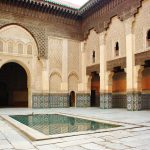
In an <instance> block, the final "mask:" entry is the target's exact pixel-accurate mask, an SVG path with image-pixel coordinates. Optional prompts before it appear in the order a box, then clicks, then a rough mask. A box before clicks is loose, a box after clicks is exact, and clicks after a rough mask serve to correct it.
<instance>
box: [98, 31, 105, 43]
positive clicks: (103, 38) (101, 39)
mask: <svg viewBox="0 0 150 150" xmlns="http://www.w3.org/2000/svg"><path fill="white" fill-rule="evenodd" d="M105 36H106V31H103V32H101V33H99V40H100V45H103V44H104V43H105Z"/></svg>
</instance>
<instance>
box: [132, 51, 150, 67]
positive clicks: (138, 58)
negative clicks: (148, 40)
mask: <svg viewBox="0 0 150 150" xmlns="http://www.w3.org/2000/svg"><path fill="white" fill-rule="evenodd" d="M146 60H150V50H149V51H146V52H142V53H138V54H135V65H144V63H145V61H146Z"/></svg>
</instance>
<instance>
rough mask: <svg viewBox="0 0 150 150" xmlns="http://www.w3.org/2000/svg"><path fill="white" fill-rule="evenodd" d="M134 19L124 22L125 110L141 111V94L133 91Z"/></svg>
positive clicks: (135, 90)
mask: <svg viewBox="0 0 150 150" xmlns="http://www.w3.org/2000/svg"><path fill="white" fill-rule="evenodd" d="M133 21H134V18H133V17H132V18H129V19H127V20H125V22H124V23H125V33H126V62H127V67H126V72H127V109H128V110H129V111H138V110H140V109H141V96H140V95H141V94H140V93H139V92H138V91H137V89H135V87H134V82H135V79H134V78H135V54H134V44H133V43H134V41H133V40H134V34H133V31H132V30H133Z"/></svg>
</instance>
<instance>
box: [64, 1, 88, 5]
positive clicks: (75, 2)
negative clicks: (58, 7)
mask: <svg viewBox="0 0 150 150" xmlns="http://www.w3.org/2000/svg"><path fill="white" fill-rule="evenodd" d="M65 1H67V2H69V3H72V4H76V5H79V6H82V5H84V4H85V3H86V2H87V1H88V0H65Z"/></svg>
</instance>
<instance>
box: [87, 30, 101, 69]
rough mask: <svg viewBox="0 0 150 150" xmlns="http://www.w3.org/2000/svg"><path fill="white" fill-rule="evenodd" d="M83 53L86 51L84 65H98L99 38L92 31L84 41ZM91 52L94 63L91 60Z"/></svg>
mask: <svg viewBox="0 0 150 150" xmlns="http://www.w3.org/2000/svg"><path fill="white" fill-rule="evenodd" d="M85 42H86V45H85V51H86V65H87V66H91V65H94V64H99V63H100V57H99V36H98V34H97V33H96V32H95V31H94V30H91V31H90V33H89V36H88V39H87V40H86V41H85ZM93 51H95V56H96V57H95V63H93V60H92V54H93Z"/></svg>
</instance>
